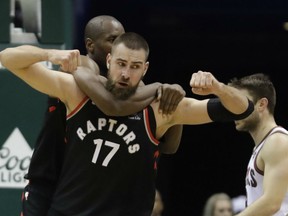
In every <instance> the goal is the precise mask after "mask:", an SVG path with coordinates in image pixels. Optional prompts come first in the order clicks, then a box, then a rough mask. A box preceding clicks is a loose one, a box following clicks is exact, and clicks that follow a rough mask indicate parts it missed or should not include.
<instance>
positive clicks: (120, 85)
mask: <svg viewBox="0 0 288 216" xmlns="http://www.w3.org/2000/svg"><path fill="white" fill-rule="evenodd" d="M117 86H118V87H120V88H126V87H128V83H126V82H117Z"/></svg>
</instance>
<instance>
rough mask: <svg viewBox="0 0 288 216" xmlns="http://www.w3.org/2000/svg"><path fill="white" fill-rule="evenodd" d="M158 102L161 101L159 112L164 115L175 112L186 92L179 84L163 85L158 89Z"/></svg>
mask: <svg viewBox="0 0 288 216" xmlns="http://www.w3.org/2000/svg"><path fill="white" fill-rule="evenodd" d="M157 95H158V97H157V100H159V101H160V104H159V111H160V112H162V114H164V115H169V114H171V113H172V112H174V111H175V110H176V108H177V106H178V104H179V102H180V101H181V100H182V99H183V97H185V95H186V92H185V91H184V89H183V88H182V87H181V86H180V85H178V84H172V85H170V84H163V85H161V86H160V87H159V89H158V94H157Z"/></svg>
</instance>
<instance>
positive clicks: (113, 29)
mask: <svg viewBox="0 0 288 216" xmlns="http://www.w3.org/2000/svg"><path fill="white" fill-rule="evenodd" d="M123 33H125V30H124V28H123V26H122V25H121V23H119V22H116V21H109V22H104V23H103V32H102V33H101V34H100V36H99V37H98V38H97V40H95V41H94V46H95V49H94V55H95V56H97V55H98V56H99V55H100V56H101V59H100V60H101V64H104V65H105V64H106V57H107V54H108V53H110V52H111V48H112V44H113V42H114V40H115V39H116V38H117V37H118V36H119V35H121V34H123ZM99 58H100V57H99Z"/></svg>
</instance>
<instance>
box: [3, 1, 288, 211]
mask: <svg viewBox="0 0 288 216" xmlns="http://www.w3.org/2000/svg"><path fill="white" fill-rule="evenodd" d="M3 2H4V1H3ZM3 2H1V4H3ZM45 2H46V1H42V3H43V4H44V5H45V4H46V9H47V8H48V9H47V10H45V11H46V12H45V13H44V15H45V14H46V15H47V18H45V19H44V21H45V20H46V21H45V22H43V23H42V24H43V26H42V28H43V30H44V31H46V34H45V35H44V36H43V37H44V39H45V38H46V40H47V41H48V43H47V41H46V43H45V40H44V42H43V43H42V44H41V46H47V44H48V46H54V47H55V46H56V47H63V46H62V43H63V41H65V45H66V46H65V47H66V48H79V49H80V51H81V52H82V53H83V54H84V53H85V49H84V44H83V31H84V26H85V24H86V22H87V21H88V20H89V19H90V18H92V17H94V16H97V15H101V14H108V15H112V16H115V17H116V18H117V19H119V21H121V22H122V23H123V25H124V26H125V29H126V31H134V32H137V33H140V34H141V35H143V36H144V37H145V38H146V39H147V41H148V43H149V45H150V49H151V53H150V58H149V61H150V68H149V71H148V73H147V74H146V76H145V78H144V82H145V83H150V82H154V81H160V82H163V83H179V84H181V85H182V86H183V88H184V89H185V90H186V95H187V96H189V97H196V98H199V99H201V97H199V96H195V95H193V94H192V93H191V90H190V87H189V80H190V77H191V74H192V73H193V72H195V71H198V70H205V71H210V72H212V73H213V74H214V75H215V76H216V78H217V79H219V80H220V81H223V82H228V81H229V80H230V79H231V78H233V77H235V76H237V77H241V76H244V75H248V74H251V73H257V72H263V73H266V74H268V75H269V76H270V77H271V79H272V81H273V82H274V84H275V87H276V90H277V106H276V114H275V116H276V120H277V122H278V123H279V124H280V125H282V126H284V127H287V128H288V123H287V122H288V121H287V120H288V114H287V110H288V103H287V101H286V97H287V84H286V83H287V81H286V80H285V77H286V76H287V75H286V74H287V71H288V66H287V64H288V63H287V62H288V61H287V48H288V31H287V28H288V27H287V25H288V24H287V22H288V2H287V0H273V1H269V0H261V1H260V0H250V1H248V0H233V1H229V0H222V1H220V0H219V1H217V0H201V1H200V0H166V1H164V0H154V1H152V0H148V1H144V0H138V1H132V0H118V1H116V0H110V1H102V2H101V3H100V2H99V1H93V0H74V1H69V0H63V1H56V0H51V1H49V2H50V3H49V5H48V6H47V4H48V3H47V2H48V1H47V2H46V3H45ZM60 2H61V5H60V6H59V4H60ZM1 4H0V8H1ZM67 4H68V5H69V7H65V6H67ZM57 8H58V9H57ZM59 8H60V9H59ZM0 10H1V9H0ZM2 10H3V7H2ZM42 10H43V9H42ZM67 10H69V11H68V12H67ZM63 11H64V12H65V13H64V14H65V17H66V18H65V19H64V18H63V17H61V15H60V14H61V13H63ZM1 14H2V17H1V15H0V18H1V19H0V24H1V22H4V20H5V19H6V21H7V18H6V17H4V15H3V13H1ZM51 14H53V15H54V16H51ZM44 15H43V16H44ZM48 16H49V18H48ZM49 19H50V20H51V19H53V21H54V23H53V22H51V21H49ZM55 19H56V20H57V19H60V20H61V22H60V24H59V25H57V26H58V27H57V26H56V25H54V24H55ZM1 20H2V21H1ZM285 23H286V29H285ZM61 24H62V27H63V29H64V30H63V29H61ZM46 25H47V26H49V28H47V27H46V28H45V26H46ZM53 27H54V28H53ZM0 28H2V30H3V25H0ZM45 29H47V30H45ZM2 30H1V33H0V34H1V35H2V41H1V36H0V47H1V49H2V48H4V47H5V46H6V45H7V41H5V38H4V37H5V34H4V36H3V31H2ZM55 32H56V33H58V36H57V35H56V34H55ZM49 34H50V35H49ZM55 35H56V37H55ZM59 35H60V36H59ZM3 38H4V39H3ZM51 38H52V39H51ZM50 39H51V40H52V41H49V40H50ZM42 41H43V40H42ZM3 44H4V45H3ZM8 44H9V42H8ZM4 74H5V73H4ZM1 79H2V83H3V82H5V81H3V80H4V79H3V77H2V78H1V73H0V83H1ZM9 79H10V78H9ZM1 86H2V87H1ZM8 87H9V86H6V87H5V85H3V84H0V90H1V91H0V95H1V97H2V98H4V99H8V96H7V95H6V93H7V88H8ZM10 88H13V87H11V86H10ZM23 88H25V87H23ZM10 92H11V91H10ZM8 93H9V92H8ZM34 93H35V92H34ZM34 93H31V95H33V94H34ZM15 94H16V93H13V94H12V93H11V95H10V96H9V98H10V100H12V99H11V98H13V97H14V98H15V97H16V96H15ZM34 96H35V97H34ZM32 97H34V98H36V99H37V102H38V104H37V105H38V107H39V109H37V108H35V110H38V113H37V112H36V111H35V112H36V113H34V115H33V116H35V115H37V116H40V118H36V119H35V121H34V119H33V120H32V121H31V122H30V124H29V125H31V124H32V123H33V122H34V123H35V122H36V123H35V126H33V127H36V132H37V130H38V128H39V125H40V124H41V116H42V114H41V112H43V107H45V98H44V97H43V96H42V95H41V96H40V95H38V94H36V95H33V96H32ZM24 101H26V102H27V100H24ZM2 102H3V104H6V103H5V100H3V101H2ZM29 103H30V104H31V103H33V100H31V101H30V102H29ZM1 105H2V103H1ZM34 105H35V104H34ZM13 106H17V104H16V105H13ZM33 107H35V106H33ZM1 109H2V110H0V113H1V115H2V117H0V120H1V119H2V120H1V121H2V122H3V121H4V120H5V121H9V122H10V119H8V118H7V119H5V118H3V115H6V113H7V112H9V107H5V106H4V108H3V106H2V108H1ZM24 110H25V109H24ZM25 115H26V116H29V115H31V113H27V114H25ZM6 117H7V115H6ZM3 119H4V120H3ZM5 121H4V122H5ZM24 124H25V123H24ZM0 125H1V126H0V142H1V143H2V142H4V141H5V139H6V138H7V134H3V131H4V132H5V131H6V129H7V127H5V128H4V126H5V125H4V124H2V123H1V122H0ZM27 127H28V126H27ZM28 128H29V127H28ZM1 131H2V134H1ZM24 132H25V130H24ZM7 133H8V132H7ZM27 133H28V134H32V135H31V137H28V138H27V137H26V138H27V139H28V140H29V139H30V140H31V141H30V142H29V144H30V145H31V144H32V145H33V140H34V139H35V136H36V135H37V133H35V131H34V133H31V132H29V131H28V132H27ZM1 136H2V137H1ZM1 143H0V145H1ZM31 147H33V146H31ZM252 148H253V141H252V139H251V138H250V137H249V135H248V134H245V133H239V132H236V130H235V128H234V125H233V123H212V124H207V125H201V126H200V125H198V126H184V132H183V137H182V141H181V145H180V148H179V150H178V152H177V153H176V154H175V155H162V157H161V159H160V161H159V168H158V171H159V172H158V179H157V186H158V188H159V190H160V192H161V193H162V196H163V199H164V202H165V210H164V214H163V216H180V215H184V216H188V215H190V216H200V215H201V211H202V208H203V205H204V203H205V201H206V199H207V197H208V196H210V195H211V194H213V193H215V192H226V193H228V194H229V195H230V196H231V197H237V196H239V195H243V194H245V189H244V188H245V182H244V177H245V172H246V165H247V163H248V159H249V157H250V153H251V151H252ZM0 162H1V158H0ZM20 192H21V190H20V189H16V190H15V189H13V190H9V193H7V189H5V188H4V189H2V188H0V209H1V210H2V211H4V212H5V211H6V212H7V213H6V214H5V216H10V215H11V216H12V215H13V216H15V215H18V214H15V213H13V214H11V212H12V211H13V210H14V211H15V209H16V210H17V209H19V208H20V207H19V206H20ZM5 193H6V194H9V195H10V196H12V195H13V196H14V198H13V199H10V200H9V195H7V196H6V195H5ZM1 194H2V195H1ZM11 194H12V195H11ZM15 197H16V198H15ZM18 197H19V199H18ZM11 200H13V201H11ZM12 202H13V203H12ZM7 203H9V204H7ZM9 206H10V207H9ZM8 207H9V209H7V208H8ZM8 210H9V211H8ZM1 215H2V214H1Z"/></svg>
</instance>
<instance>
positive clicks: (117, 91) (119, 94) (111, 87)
mask: <svg viewBox="0 0 288 216" xmlns="http://www.w3.org/2000/svg"><path fill="white" fill-rule="evenodd" d="M140 81H141V80H140ZM140 81H139V82H140ZM139 82H138V83H137V85H135V86H132V87H126V88H118V87H116V85H115V82H114V81H113V80H112V79H111V77H110V76H109V74H108V78H107V83H106V89H107V90H108V91H109V92H111V93H112V94H113V95H114V96H115V97H116V98H117V99H120V100H126V99H128V98H129V97H130V96H131V95H133V94H135V92H136V89H137V87H138V84H139Z"/></svg>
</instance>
